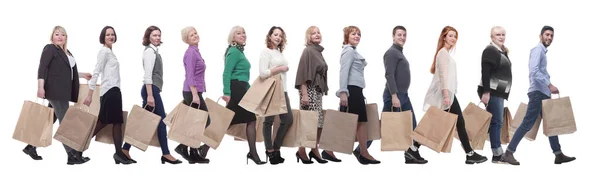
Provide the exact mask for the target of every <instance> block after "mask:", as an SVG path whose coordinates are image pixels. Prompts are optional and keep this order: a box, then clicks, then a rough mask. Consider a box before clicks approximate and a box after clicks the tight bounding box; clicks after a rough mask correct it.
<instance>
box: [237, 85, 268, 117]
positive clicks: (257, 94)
mask: <svg viewBox="0 0 600 179" xmlns="http://www.w3.org/2000/svg"><path fill="white" fill-rule="evenodd" d="M277 77H278V76H277ZM277 79H278V78H275V76H273V77H269V78H267V79H261V78H260V77H257V78H256V79H255V80H254V82H253V83H252V85H251V86H250V88H249V89H248V91H246V94H245V95H244V97H242V99H241V100H240V102H239V103H238V105H239V106H240V107H242V108H244V109H246V110H247V111H250V112H252V113H254V114H257V115H261V114H264V113H265V112H266V109H267V107H268V104H269V102H270V99H271V98H272V97H273V93H274V92H275V90H274V89H275V81H276V80H277Z"/></svg>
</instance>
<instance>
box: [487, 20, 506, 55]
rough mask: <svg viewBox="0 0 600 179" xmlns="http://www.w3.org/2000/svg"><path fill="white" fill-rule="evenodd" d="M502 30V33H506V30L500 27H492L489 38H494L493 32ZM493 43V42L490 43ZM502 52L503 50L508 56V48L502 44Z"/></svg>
mask: <svg viewBox="0 0 600 179" xmlns="http://www.w3.org/2000/svg"><path fill="white" fill-rule="evenodd" d="M496 29H498V30H504V32H505V33H506V30H505V29H504V27H502V26H494V27H492V30H490V38H494V30H496ZM492 43H493V42H492ZM500 48H502V50H504V51H505V52H506V54H508V48H506V46H505V45H504V44H502V47H500Z"/></svg>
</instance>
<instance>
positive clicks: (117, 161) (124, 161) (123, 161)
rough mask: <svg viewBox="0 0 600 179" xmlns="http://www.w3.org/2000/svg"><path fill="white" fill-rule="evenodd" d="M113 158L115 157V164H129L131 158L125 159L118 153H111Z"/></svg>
mask: <svg viewBox="0 0 600 179" xmlns="http://www.w3.org/2000/svg"><path fill="white" fill-rule="evenodd" d="M113 159H115V164H123V165H129V164H131V163H132V162H131V160H129V159H126V157H124V156H120V155H119V154H117V153H115V154H114V155H113Z"/></svg>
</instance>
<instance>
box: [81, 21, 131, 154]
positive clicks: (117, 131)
mask: <svg viewBox="0 0 600 179" xmlns="http://www.w3.org/2000/svg"><path fill="white" fill-rule="evenodd" d="M115 42H117V34H116V33H115V30H114V28H113V27H111V26H105V27H104V28H103V29H102V31H101V32H100V43H101V44H102V45H103V46H102V48H101V49H100V52H98V61H97V62H96V67H95V68H94V72H93V73H92V79H90V81H89V83H88V84H89V88H90V91H89V92H88V96H87V97H86V99H85V101H84V104H85V105H88V106H89V105H90V104H91V103H92V94H93V93H94V90H96V89H95V88H96V81H97V80H98V77H99V76H100V74H102V82H101V83H100V112H99V113H98V122H97V124H96V128H95V129H94V136H96V134H98V132H100V130H102V129H103V128H104V127H105V126H106V125H108V124H112V125H113V128H112V131H113V133H112V134H113V143H114V146H115V154H114V155H113V159H114V160H115V163H116V164H120V163H122V164H131V163H133V161H132V160H131V159H129V158H128V157H127V156H125V154H124V153H123V150H122V148H121V145H123V132H122V131H121V130H122V129H121V125H122V124H123V99H122V95H121V89H120V86H121V76H120V73H119V61H118V60H117V57H116V56H115V54H114V53H113V51H112V46H113V44H114V43H115Z"/></svg>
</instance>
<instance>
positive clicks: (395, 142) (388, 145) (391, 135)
mask: <svg viewBox="0 0 600 179" xmlns="http://www.w3.org/2000/svg"><path fill="white" fill-rule="evenodd" d="M412 126H413V124H412V111H411V110H408V111H401V112H382V113H381V151H406V150H407V149H408V148H409V147H410V146H412V144H413V140H412V137H411V133H412Z"/></svg>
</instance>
